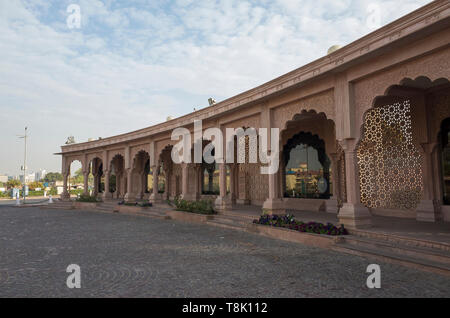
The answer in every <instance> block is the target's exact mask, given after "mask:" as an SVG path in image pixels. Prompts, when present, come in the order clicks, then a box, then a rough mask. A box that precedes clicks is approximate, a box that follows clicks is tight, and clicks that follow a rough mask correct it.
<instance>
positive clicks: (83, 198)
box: [77, 194, 102, 203]
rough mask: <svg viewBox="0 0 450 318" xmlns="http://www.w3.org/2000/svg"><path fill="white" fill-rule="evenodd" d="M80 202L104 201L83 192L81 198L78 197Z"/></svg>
mask: <svg viewBox="0 0 450 318" xmlns="http://www.w3.org/2000/svg"><path fill="white" fill-rule="evenodd" d="M77 201H78V202H89V203H97V202H102V201H101V200H99V199H97V197H94V196H90V195H86V194H82V195H80V197H79V198H77Z"/></svg>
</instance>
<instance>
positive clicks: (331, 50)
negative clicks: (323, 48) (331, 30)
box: [327, 45, 341, 54]
mask: <svg viewBox="0 0 450 318" xmlns="http://www.w3.org/2000/svg"><path fill="white" fill-rule="evenodd" d="M340 48H341V46H340V45H333V46H332V47H330V48H329V49H328V52H327V54H331V53H333V52H335V51H337V50H339V49H340Z"/></svg>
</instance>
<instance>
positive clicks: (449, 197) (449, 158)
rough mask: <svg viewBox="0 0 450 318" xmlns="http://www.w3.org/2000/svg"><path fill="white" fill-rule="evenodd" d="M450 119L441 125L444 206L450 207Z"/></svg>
mask: <svg viewBox="0 0 450 318" xmlns="http://www.w3.org/2000/svg"><path fill="white" fill-rule="evenodd" d="M449 140H450V117H449V118H447V119H445V120H444V121H443V122H442V125H441V133H440V146H441V182H442V190H443V191H442V192H443V198H442V203H443V204H444V205H448V206H449V205H450V142H449Z"/></svg>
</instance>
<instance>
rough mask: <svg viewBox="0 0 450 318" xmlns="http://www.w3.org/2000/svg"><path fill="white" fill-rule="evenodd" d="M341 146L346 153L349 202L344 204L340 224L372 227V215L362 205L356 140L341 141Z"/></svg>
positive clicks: (352, 226)
mask: <svg viewBox="0 0 450 318" xmlns="http://www.w3.org/2000/svg"><path fill="white" fill-rule="evenodd" d="M340 144H341V146H342V149H343V150H344V153H345V171H346V183H347V202H346V203H344V204H343V206H342V208H341V209H340V211H339V214H338V218H339V222H340V223H341V224H344V225H345V226H346V227H348V228H353V229H355V228H367V227H371V225H372V221H371V218H372V215H371V214H370V212H369V210H368V209H367V208H366V207H365V206H364V205H363V204H361V194H360V186H359V173H358V165H357V159H356V140H355V139H346V140H343V141H340Z"/></svg>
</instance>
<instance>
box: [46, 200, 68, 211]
mask: <svg viewBox="0 0 450 318" xmlns="http://www.w3.org/2000/svg"><path fill="white" fill-rule="evenodd" d="M45 208H46V209H63V210H72V209H73V206H72V202H61V201H56V202H54V203H52V204H48V205H46V206H45Z"/></svg>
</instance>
